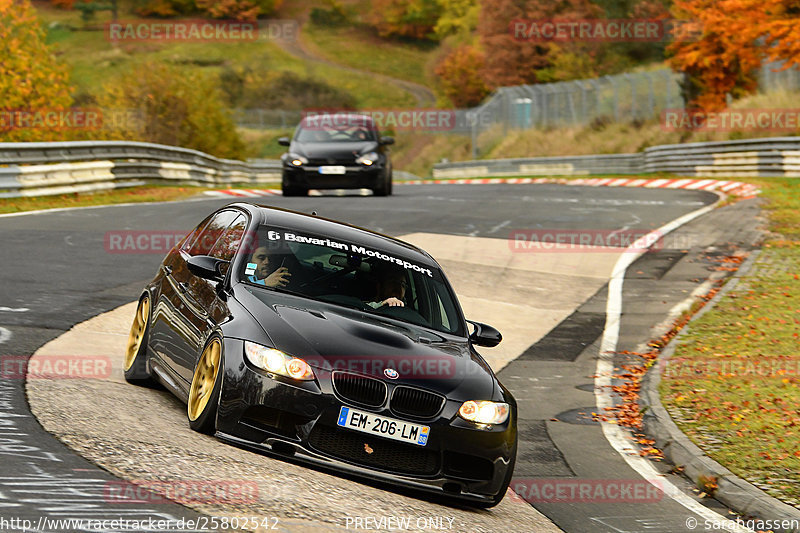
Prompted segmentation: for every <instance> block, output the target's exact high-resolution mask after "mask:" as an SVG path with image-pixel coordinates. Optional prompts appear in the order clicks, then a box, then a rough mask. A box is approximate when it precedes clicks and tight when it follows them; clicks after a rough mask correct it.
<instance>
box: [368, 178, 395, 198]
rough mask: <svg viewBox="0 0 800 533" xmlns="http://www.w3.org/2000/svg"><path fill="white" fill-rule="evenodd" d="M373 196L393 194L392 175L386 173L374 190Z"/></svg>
mask: <svg viewBox="0 0 800 533" xmlns="http://www.w3.org/2000/svg"><path fill="white" fill-rule="evenodd" d="M372 194H373V196H390V195H391V194H392V175H391V174H389V173H385V174H384V175H383V179H381V182H380V184H378V186H376V187H375V188H374V189H372Z"/></svg>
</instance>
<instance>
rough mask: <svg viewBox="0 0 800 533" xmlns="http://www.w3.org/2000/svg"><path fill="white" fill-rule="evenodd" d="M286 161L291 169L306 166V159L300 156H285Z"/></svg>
mask: <svg viewBox="0 0 800 533" xmlns="http://www.w3.org/2000/svg"><path fill="white" fill-rule="evenodd" d="M286 161H287V162H288V163H289V164H290V165H291V166H293V167H299V166H301V165H307V164H308V159H306V158H305V157H303V156H302V155H297V154H291V153H290V154H289V155H287V156H286Z"/></svg>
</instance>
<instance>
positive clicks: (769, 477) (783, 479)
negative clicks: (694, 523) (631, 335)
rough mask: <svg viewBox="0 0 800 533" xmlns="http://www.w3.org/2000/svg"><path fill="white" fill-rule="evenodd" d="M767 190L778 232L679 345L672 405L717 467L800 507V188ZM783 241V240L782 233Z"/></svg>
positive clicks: (669, 383) (777, 184)
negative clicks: (687, 369)
mask: <svg viewBox="0 0 800 533" xmlns="http://www.w3.org/2000/svg"><path fill="white" fill-rule="evenodd" d="M748 181H755V182H757V183H758V184H759V185H760V186H761V187H762V190H763V193H762V196H763V197H764V198H766V199H767V205H766V212H767V214H768V216H769V229H770V230H772V231H774V232H776V234H774V236H773V237H771V238H770V240H769V241H768V242H767V243H765V246H764V248H763V250H762V252H761V255H760V256H759V258H758V260H757V262H756V264H755V267H754V268H753V270H752V271H751V272H750V273H748V274H747V275H746V276H744V277H743V278H742V279H741V281H740V282H739V284H738V285H737V286H736V287H734V289H732V290H731V291H730V292H729V293H728V294H726V295H725V296H724V297H723V298H722V299H721V300H720V301H719V302H718V304H717V305H716V306H715V307H714V308H713V309H712V310H711V311H709V312H708V313H706V314H705V315H703V316H702V317H701V318H700V319H698V320H696V321H694V322H692V324H691V328H690V332H689V333H688V334H687V335H686V336H685V337H684V339H683V340H684V342H682V343H681V344H679V345H678V348H677V350H676V352H675V355H674V356H673V357H674V358H677V360H679V362H678V363H676V364H679V365H681V364H683V365H689V366H692V367H693V368H696V369H698V371H697V372H690V373H687V372H670V371H669V368H670V367H667V368H668V371H667V372H666V373H665V375H664V380H663V381H662V385H661V394H662V400H663V402H664V405H665V406H666V407H667V410H668V411H669V412H670V414H671V415H672V416H673V418H674V419H675V421H676V423H677V424H678V426H679V427H680V428H681V430H683V431H684V432H685V433H686V434H687V435H689V437H690V438H691V439H692V440H693V441H694V442H695V443H696V444H698V445H699V446H700V447H701V448H703V449H704V450H705V451H706V452H707V453H708V454H709V455H710V456H711V457H712V458H714V459H715V460H717V461H719V462H720V463H721V464H723V465H724V466H726V467H727V468H729V469H730V470H731V471H732V472H734V473H735V474H737V475H739V476H740V477H742V478H744V479H747V480H748V481H750V482H752V483H754V484H756V485H757V486H759V487H761V488H763V489H765V490H766V491H767V492H768V493H770V494H772V495H773V496H776V497H779V498H781V499H783V500H784V501H787V502H789V503H791V504H793V505H795V506H800V408H798V406H800V375H798V374H800V356H798V354H797V346H798V336H799V335H800V334H799V333H798V331H800V328H799V327H798V326H799V325H800V283H798V272H800V195H798V194H797V186H798V185H797V183H796V180H794V181H793V180H791V179H762V180H748ZM778 232H779V233H778Z"/></svg>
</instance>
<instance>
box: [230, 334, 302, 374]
mask: <svg viewBox="0 0 800 533" xmlns="http://www.w3.org/2000/svg"><path fill="white" fill-rule="evenodd" d="M244 354H245V356H247V360H248V361H250V362H251V363H252V364H253V365H255V366H257V367H258V368H260V369H262V370H266V371H267V372H270V373H272V374H278V375H280V376H284V377H287V378H292V379H297V380H302V381H308V380H312V379H314V371H313V370H311V367H310V366H308V363H306V362H305V361H303V360H302V359H299V358H297V357H292V356H290V355H286V354H285V353H283V352H282V351H280V350H276V349H275V348H267V347H266V346H261V345H260V344H256V343H254V342H250V341H245V343H244Z"/></svg>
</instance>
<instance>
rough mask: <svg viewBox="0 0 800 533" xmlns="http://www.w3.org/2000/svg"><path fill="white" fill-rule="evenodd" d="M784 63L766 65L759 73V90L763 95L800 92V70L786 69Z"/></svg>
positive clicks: (777, 62) (762, 66)
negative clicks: (779, 92)
mask: <svg viewBox="0 0 800 533" xmlns="http://www.w3.org/2000/svg"><path fill="white" fill-rule="evenodd" d="M784 65H785V63H784V62H783V61H776V62H773V63H764V64H763V65H761V68H760V69H759V71H758V90H759V91H761V92H762V93H770V92H775V91H797V90H800V69H798V68H797V67H794V68H788V69H786V68H784Z"/></svg>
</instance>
